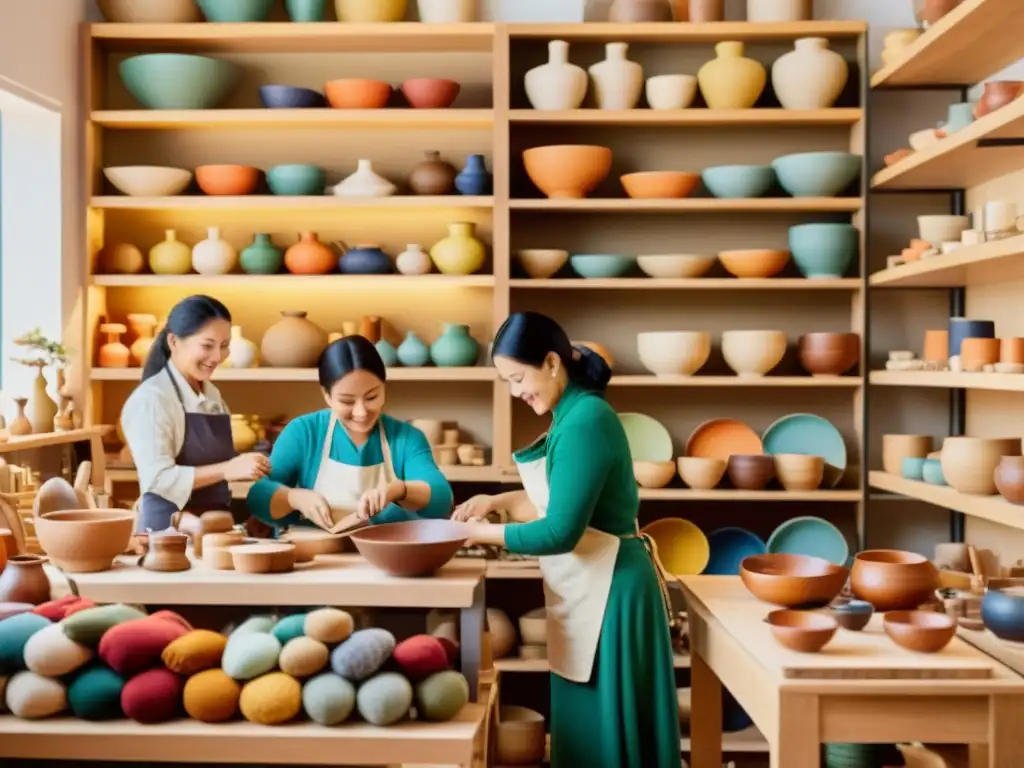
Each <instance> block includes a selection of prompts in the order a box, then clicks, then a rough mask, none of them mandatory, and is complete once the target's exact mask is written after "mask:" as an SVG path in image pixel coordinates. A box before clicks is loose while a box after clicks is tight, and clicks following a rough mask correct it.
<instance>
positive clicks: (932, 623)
mask: <svg viewBox="0 0 1024 768" xmlns="http://www.w3.org/2000/svg"><path fill="white" fill-rule="evenodd" d="M882 626H883V627H884V628H885V634H887V635H888V636H889V638H890V639H891V640H892V641H893V642H894V643H896V645H899V646H901V647H903V648H906V649H907V650H908V651H916V652H917V653H938V652H939V651H941V650H942V649H943V648H945V647H946V646H947V645H949V643H950V642H951V641H952V640H953V637H954V636H955V635H956V620H955V619H952V618H950V617H949V616H947V615H946V614H944V613H936V612H935V611H889V612H887V613H886V614H885V616H883V617H882Z"/></svg>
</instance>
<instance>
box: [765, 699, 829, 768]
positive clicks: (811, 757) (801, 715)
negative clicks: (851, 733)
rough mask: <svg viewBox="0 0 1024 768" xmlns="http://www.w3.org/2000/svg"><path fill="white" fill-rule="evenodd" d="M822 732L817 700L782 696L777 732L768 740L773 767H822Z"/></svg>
mask: <svg viewBox="0 0 1024 768" xmlns="http://www.w3.org/2000/svg"><path fill="white" fill-rule="evenodd" d="M820 733H821V725H820V721H819V718H818V699H817V697H816V696H808V695H806V694H799V695H798V694H783V695H782V697H781V699H780V701H779V725H778V732H777V733H776V734H775V738H770V739H769V741H770V742H771V761H770V764H771V768H795V767H796V766H800V768H821V739H820Z"/></svg>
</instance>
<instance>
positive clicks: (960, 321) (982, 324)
mask: <svg viewBox="0 0 1024 768" xmlns="http://www.w3.org/2000/svg"><path fill="white" fill-rule="evenodd" d="M995 337H996V324H995V323H994V322H993V321H992V320H969V319H967V318H966V317H951V318H949V356H950V357H956V356H958V355H959V354H960V345H961V344H963V341H964V339H994V338H995Z"/></svg>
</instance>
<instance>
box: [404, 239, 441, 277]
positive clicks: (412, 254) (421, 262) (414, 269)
mask: <svg viewBox="0 0 1024 768" xmlns="http://www.w3.org/2000/svg"><path fill="white" fill-rule="evenodd" d="M433 266H434V263H433V262H432V261H431V260H430V256H429V255H428V254H427V253H426V252H424V250H423V249H422V248H420V245H419V243H409V244H408V245H407V246H405V250H404V251H402V252H401V253H400V254H398V258H396V259H395V268H396V269H398V272H399V273H400V274H403V275H426V274H429V273H430V270H431V269H432V268H433Z"/></svg>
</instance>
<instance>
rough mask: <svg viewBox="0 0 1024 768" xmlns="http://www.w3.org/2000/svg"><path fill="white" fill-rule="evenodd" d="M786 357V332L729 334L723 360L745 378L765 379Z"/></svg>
mask: <svg viewBox="0 0 1024 768" xmlns="http://www.w3.org/2000/svg"><path fill="white" fill-rule="evenodd" d="M785 354H786V333H785V332H784V331H725V332H724V333H723V334H722V357H724V358H725V362H726V365H728V366H729V367H730V368H732V370H733V371H735V372H736V375H737V376H740V377H742V378H755V377H759V376H764V375H765V374H766V373H768V372H770V371H771V370H772V369H773V368H775V366H777V365H778V364H779V363H780V362H782V358H783V357H784V356H785Z"/></svg>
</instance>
